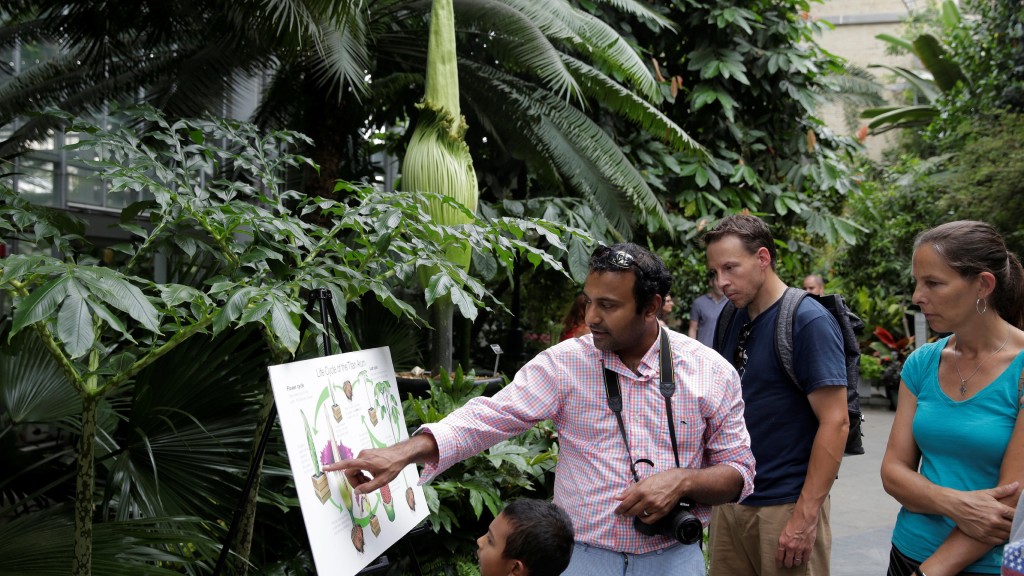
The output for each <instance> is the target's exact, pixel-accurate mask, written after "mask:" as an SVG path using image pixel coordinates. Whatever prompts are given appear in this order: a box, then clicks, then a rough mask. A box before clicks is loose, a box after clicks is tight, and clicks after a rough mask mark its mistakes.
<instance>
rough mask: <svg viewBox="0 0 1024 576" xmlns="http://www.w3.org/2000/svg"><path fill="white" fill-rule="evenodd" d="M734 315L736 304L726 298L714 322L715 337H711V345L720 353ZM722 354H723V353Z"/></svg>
mask: <svg viewBox="0 0 1024 576" xmlns="http://www.w3.org/2000/svg"><path fill="white" fill-rule="evenodd" d="M734 316H736V305H735V304H733V303H732V301H731V300H726V301H725V306H723V307H722V311H721V312H719V313H718V321H717V322H716V323H715V337H714V338H712V339H711V343H712V346H711V347H712V348H714V349H715V351H716V352H718V353H719V354H722V344H723V342H724V341H725V335H726V334H727V333H728V332H729V327H730V326H731V325H732V319H733V317H734ZM722 355H723V356H724V354H722Z"/></svg>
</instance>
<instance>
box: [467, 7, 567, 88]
mask: <svg viewBox="0 0 1024 576" xmlns="http://www.w3.org/2000/svg"><path fill="white" fill-rule="evenodd" d="M459 16H460V20H459V22H460V28H461V27H465V26H466V25H467V20H468V24H469V25H471V26H474V27H475V28H476V29H477V30H479V32H480V33H483V34H484V36H483V38H482V39H481V42H482V43H484V44H486V46H487V49H488V51H489V52H490V53H492V54H493V55H494V56H495V57H496V58H497V59H498V60H499V61H500V62H502V64H503V66H506V67H507V68H508V69H509V70H514V71H522V72H529V73H531V74H536V75H537V77H538V78H539V79H540V80H541V81H542V82H544V84H545V85H547V87H548V88H549V89H550V90H552V91H553V92H555V93H556V94H558V95H559V96H560V97H563V98H573V99H575V100H576V101H577V102H579V103H581V104H582V102H583V99H582V95H581V94H580V88H579V86H578V85H577V83H576V79H575V78H573V76H572V74H571V73H570V72H569V70H568V69H567V68H566V67H565V65H564V64H563V63H562V59H561V58H560V52H559V51H558V49H557V48H555V46H554V45H553V44H552V43H551V41H550V40H549V39H548V37H547V35H546V34H545V30H547V31H549V32H554V34H557V35H559V36H563V37H564V36H565V35H568V34H569V29H568V27H564V26H563V27H561V28H559V29H557V30H552V28H554V27H555V24H556V23H555V22H553V21H549V22H542V23H537V22H536V21H535V20H533V19H532V18H530V17H529V16H528V15H527V14H524V13H522V12H520V11H519V10H516V9H514V8H512V7H510V6H508V5H506V4H505V3H503V2H499V1H496V0H474V1H467V2H463V3H461V4H460V10H459ZM575 41H576V42H582V41H583V39H582V38H576V40H575Z"/></svg>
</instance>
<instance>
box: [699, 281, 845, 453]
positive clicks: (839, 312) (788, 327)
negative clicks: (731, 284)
mask: <svg viewBox="0 0 1024 576" xmlns="http://www.w3.org/2000/svg"><path fill="white" fill-rule="evenodd" d="M805 296H809V297H811V298H814V299H815V300H817V301H818V303H819V304H821V305H822V306H824V307H825V309H826V310H828V311H829V313H830V314H832V316H833V317H834V318H835V319H836V321H837V322H838V323H839V330H840V332H842V334H843V352H844V353H845V356H846V402H847V407H848V409H849V411H850V434H849V436H847V438H846V449H845V450H844V451H845V453H846V454H850V455H855V454H863V453H864V442H863V440H862V439H861V438H862V436H863V434H862V433H861V426H860V423H861V421H862V420H863V419H864V417H863V416H862V415H861V412H860V394H859V393H858V392H857V383H858V381H859V380H860V344H858V343H857V334H858V333H859V332H861V331H863V330H864V322H863V321H862V320H861V319H860V318H858V317H857V315H856V314H854V313H853V312H852V311H851V310H850V308H849V307H848V306H847V305H846V302H845V301H844V300H843V297H842V296H840V295H838V294H826V295H825V296H815V295H814V294H810V293H808V292H806V291H804V290H801V289H799V288H792V287H789V288H786V292H785V293H784V294H783V295H782V302H781V303H780V304H779V317H778V321H777V322H776V323H775V355H776V356H777V357H778V359H779V364H782V367H783V369H784V370H785V371H786V375H787V376H788V377H789V381H790V382H792V383H793V385H794V386H796V387H797V388H800V385H799V384H797V380H796V371H795V370H794V369H793V323H794V322H795V321H796V309H797V307H798V306H799V305H800V301H801V300H803V299H804V297H805ZM735 315H736V306H734V305H733V303H732V302H726V303H725V307H724V308H722V312H721V314H719V316H718V323H717V325H716V326H715V339H714V348H715V350H717V351H718V353H719V354H721V353H722V340H723V338H724V337H725V333H726V331H727V330H728V329H729V325H730V324H731V323H732V319H733V317H734V316H735ZM801 390H802V388H801Z"/></svg>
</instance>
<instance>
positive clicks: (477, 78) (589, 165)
mask: <svg viewBox="0 0 1024 576" xmlns="http://www.w3.org/2000/svg"><path fill="white" fill-rule="evenodd" d="M459 67H460V70H465V72H463V74H464V76H465V77H466V79H465V81H464V82H462V85H464V86H467V88H466V90H467V92H468V93H472V94H473V97H474V98H483V97H484V95H485V94H489V95H490V96H491V98H495V95H500V96H499V97H497V101H499V102H501V103H502V105H501V111H502V113H503V114H504V115H505V116H506V117H509V118H511V119H513V122H506V123H503V126H508V127H509V128H512V129H515V130H520V131H522V132H524V133H526V134H527V138H526V140H525V141H526V142H530V143H531V146H532V147H534V149H535V153H536V154H539V155H541V156H543V157H544V158H545V159H546V160H547V161H549V162H550V163H552V165H554V166H555V168H556V169H557V170H558V173H559V174H561V175H562V177H563V178H565V179H566V181H568V182H569V183H570V185H571V187H572V188H573V189H574V190H577V191H579V192H580V193H581V194H582V195H583V196H584V197H585V198H588V199H589V200H591V202H593V203H594V205H595V206H596V207H598V208H599V209H600V212H601V213H602V215H603V216H604V217H605V218H607V219H608V221H609V222H611V223H612V225H613V227H614V228H615V230H616V231H617V233H618V234H619V235H621V236H622V237H629V236H630V235H631V232H630V228H631V226H632V222H631V220H630V217H629V215H630V214H632V213H634V212H635V211H637V210H639V211H640V212H641V213H644V214H647V215H649V216H650V217H653V218H655V219H658V220H660V221H663V222H664V221H665V219H666V217H667V216H666V214H665V212H664V208H663V207H662V206H661V203H660V202H659V201H658V199H657V197H656V196H655V195H654V193H653V192H652V191H651V189H650V188H649V187H648V185H647V183H646V182H645V181H644V179H643V177H642V176H641V175H640V174H639V172H637V170H636V168H635V167H634V166H633V165H632V164H631V163H630V162H629V160H628V159H627V158H626V157H625V155H624V154H623V153H622V151H621V150H620V148H619V146H618V144H617V143H616V142H615V141H614V139H612V137H611V136H610V135H609V134H608V133H607V132H605V131H604V130H602V129H601V128H600V127H599V126H598V125H597V124H595V123H594V121H593V120H591V119H590V118H589V117H587V116H586V115H585V114H584V113H582V112H581V111H579V110H578V109H576V108H573V107H572V106H570V105H569V104H568V103H566V102H565V101H563V100H560V99H558V98H557V97H555V96H554V95H553V94H551V93H550V92H547V91H544V90H539V89H537V87H536V86H534V85H532V84H529V83H527V82H524V81H523V80H521V79H519V78H516V77H513V76H511V75H508V74H505V73H503V72H500V71H498V70H495V69H493V68H487V67H483V66H481V65H479V64H476V63H474V62H468V61H460V63H459ZM513 127H514V128H513Z"/></svg>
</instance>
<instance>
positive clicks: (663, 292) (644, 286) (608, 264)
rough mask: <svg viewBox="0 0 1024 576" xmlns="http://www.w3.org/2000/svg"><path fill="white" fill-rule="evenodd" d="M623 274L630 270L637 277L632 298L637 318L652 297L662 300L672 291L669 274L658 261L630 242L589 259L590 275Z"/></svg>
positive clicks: (659, 259) (647, 251)
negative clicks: (658, 297) (597, 273)
mask: <svg viewBox="0 0 1024 576" xmlns="http://www.w3.org/2000/svg"><path fill="white" fill-rule="evenodd" d="M625 270H633V274H634V275H635V276H636V283H635V284H634V285H633V297H634V299H635V300H636V313H637V314H640V313H642V312H643V310H644V308H646V307H647V305H648V304H650V303H651V300H653V299H654V295H655V294H657V295H659V296H661V298H662V300H664V299H665V296H667V295H668V291H669V289H670V288H671V287H672V273H671V272H669V271H668V267H667V266H665V263H664V262H662V261H661V258H658V256H657V255H655V254H653V253H651V252H650V251H649V250H646V249H645V248H642V247H640V246H637V245H636V244H633V243H632V242H623V243H621V244H613V245H611V246H601V247H600V248H598V249H597V250H594V253H593V254H592V255H591V256H590V271H591V272H623V271H625Z"/></svg>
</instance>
